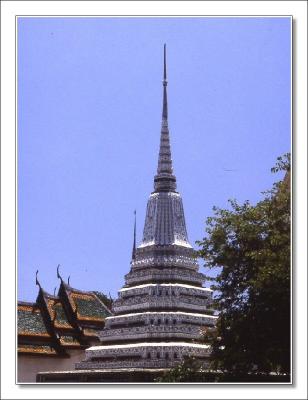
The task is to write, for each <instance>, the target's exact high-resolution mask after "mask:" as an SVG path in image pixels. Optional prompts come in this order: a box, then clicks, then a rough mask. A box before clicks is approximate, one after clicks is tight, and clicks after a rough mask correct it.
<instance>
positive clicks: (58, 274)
mask: <svg viewBox="0 0 308 400" xmlns="http://www.w3.org/2000/svg"><path fill="white" fill-rule="evenodd" d="M59 268H60V264H58V266H57V278H58V279H60V280H61V282H63V279H62V277H61V275H60V272H59Z"/></svg>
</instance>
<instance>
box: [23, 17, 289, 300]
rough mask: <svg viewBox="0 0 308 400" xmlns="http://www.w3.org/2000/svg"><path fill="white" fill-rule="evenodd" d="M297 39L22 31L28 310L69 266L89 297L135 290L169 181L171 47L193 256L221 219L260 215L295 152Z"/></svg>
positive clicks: (153, 21)
mask: <svg viewBox="0 0 308 400" xmlns="http://www.w3.org/2000/svg"><path fill="white" fill-rule="evenodd" d="M290 29H291V21H290V19H289V18H236V17H235V18H19V19H18V298H19V299H20V300H27V301H34V300H35V297H36V294H37V287H36V286H35V271H36V269H39V279H40V281H41V284H42V286H43V287H44V288H45V290H47V291H49V292H53V290H54V288H55V287H56V286H58V284H59V282H58V280H57V277H56V267H57V265H58V264H60V265H61V267H60V271H61V273H62V275H63V278H64V279H66V278H67V277H68V275H70V276H71V278H70V282H71V285H72V286H73V287H77V288H79V289H84V290H101V291H103V292H105V293H107V294H108V292H110V293H111V295H112V296H115V295H116V293H117V290H118V289H120V287H121V286H122V285H123V283H124V274H125V273H127V272H128V271H129V268H130V264H129V263H130V257H131V249H132V242H133V236H132V234H133V211H134V209H136V210H137V239H138V241H140V240H141V237H142V230H143V223H144V217H145V209H146V202H147V198H148V196H149V194H150V193H151V191H152V190H153V176H154V174H155V171H156V167H157V158H158V147H159V135H160V121H161V108H162V82H161V81H162V63H163V44H164V43H167V59H168V81H169V83H168V101H169V127H170V136H171V146H172V157H173V165H174V172H175V175H176V176H177V182H178V190H179V191H180V193H181V194H182V197H183V202H184V209H185V216H186V224H187V228H188V234H189V238H190V242H191V243H192V244H194V242H195V241H196V240H198V239H201V238H202V237H203V235H204V226H205V224H204V223H205V219H206V217H207V216H210V215H211V214H212V207H213V206H214V205H216V206H219V207H227V200H228V199H229V198H236V199H238V200H239V201H244V200H246V199H249V200H250V201H251V202H253V203H255V202H257V201H258V200H259V199H260V198H261V191H263V190H265V189H268V188H270V187H271V185H272V183H273V181H274V180H276V179H277V178H278V177H280V176H278V177H277V176H274V175H272V174H271V173H270V168H271V167H272V166H273V165H274V163H275V160H276V158H277V157H278V156H279V155H281V154H283V153H285V152H287V151H290V141H291V139H290V119H291V113H290V101H291V92H290V91H291V81H290V68H291V50H290ZM230 170H231V171H230ZM201 270H203V268H201ZM203 271H204V270H203Z"/></svg>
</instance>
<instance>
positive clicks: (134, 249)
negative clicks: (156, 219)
mask: <svg viewBox="0 0 308 400" xmlns="http://www.w3.org/2000/svg"><path fill="white" fill-rule="evenodd" d="M134 215H135V221H134V243H133V253H132V259H133V260H134V259H135V258H136V219H137V217H136V210H135V211H134Z"/></svg>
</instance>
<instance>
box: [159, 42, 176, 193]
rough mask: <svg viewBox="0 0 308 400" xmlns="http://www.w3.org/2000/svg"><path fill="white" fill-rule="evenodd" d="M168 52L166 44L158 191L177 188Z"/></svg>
mask: <svg viewBox="0 0 308 400" xmlns="http://www.w3.org/2000/svg"><path fill="white" fill-rule="evenodd" d="M167 85H168V82H167V54H166V45H164V73H163V111H162V125H161V134H160V147H159V157H158V166H157V175H155V178H154V188H155V191H156V192H161V191H163V192H168V191H175V190H176V178H175V176H174V175H173V169H172V159H171V149H170V138H169V128H168V98H167Z"/></svg>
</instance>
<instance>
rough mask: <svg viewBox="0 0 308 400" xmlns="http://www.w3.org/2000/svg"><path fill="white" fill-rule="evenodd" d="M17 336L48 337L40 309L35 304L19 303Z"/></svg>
mask: <svg viewBox="0 0 308 400" xmlns="http://www.w3.org/2000/svg"><path fill="white" fill-rule="evenodd" d="M17 316H18V323H17V326H18V335H23V336H41V337H50V334H49V333H48V331H47V328H46V326H45V322H44V319H43V316H42V314H41V310H40V308H39V307H38V306H37V305H36V304H35V303H20V304H18V308H17Z"/></svg>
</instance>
